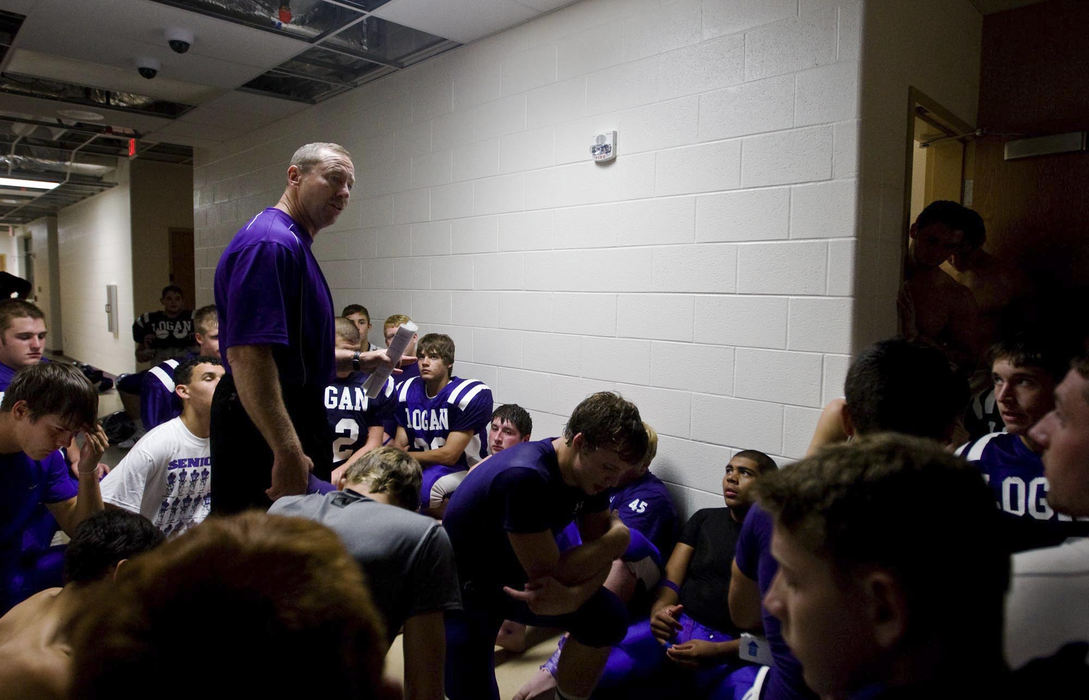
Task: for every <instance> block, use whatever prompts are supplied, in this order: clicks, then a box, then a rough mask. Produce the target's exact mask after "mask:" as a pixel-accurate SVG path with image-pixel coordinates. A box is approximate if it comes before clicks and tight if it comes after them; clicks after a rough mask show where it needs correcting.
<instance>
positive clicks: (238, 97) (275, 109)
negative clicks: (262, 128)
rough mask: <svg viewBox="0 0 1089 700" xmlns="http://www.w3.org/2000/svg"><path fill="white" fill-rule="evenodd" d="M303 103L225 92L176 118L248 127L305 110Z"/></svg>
mask: <svg viewBox="0 0 1089 700" xmlns="http://www.w3.org/2000/svg"><path fill="white" fill-rule="evenodd" d="M308 107H310V105H308V104H306V103H304V102H295V101H292V100H281V99H277V98H275V97H265V96H264V95H254V94H252V93H248V92H238V91H233V92H228V93H224V94H223V95H220V96H219V97H217V98H215V99H213V100H209V101H208V102H206V103H204V104H202V105H201V106H199V107H197V108H196V109H193V110H191V111H189V112H186V113H185V114H183V115H182V116H181V117H179V118H178V121H181V122H188V123H191V124H205V125H209V126H215V125H220V124H223V123H224V122H238V123H240V124H242V125H243V126H244V127H246V128H247V129H254V128H257V127H256V126H255V124H256V123H258V122H259V123H260V124H270V123H272V122H274V121H277V120H278V119H283V118H284V117H288V116H291V115H292V114H295V113H297V112H301V111H303V110H304V109H307V108H308Z"/></svg>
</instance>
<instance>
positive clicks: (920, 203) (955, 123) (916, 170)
mask: <svg viewBox="0 0 1089 700" xmlns="http://www.w3.org/2000/svg"><path fill="white" fill-rule="evenodd" d="M909 94H910V100H909V104H908V107H909V112H908V115H907V116H908V129H907V134H906V135H907V143H906V144H905V146H906V148H905V163H906V167H907V171H908V172H907V177H906V178H905V192H904V207H903V211H904V214H905V218H906V220H905V221H904V228H903V230H904V231H905V232H908V235H906V236H904V239H903V241H904V242H903V258H902V259H903V267H902V279H903V286H902V287H901V290H900V294H899V297H898V304H897V312H898V321H899V327H900V333H901V334H902V335H903V336H905V337H907V338H914V339H919V340H922V341H924V342H926V343H928V344H931V345H934V346H936V347H939V348H941V349H942V351H943V352H944V353H945V354H946V356H947V357H948V358H949V361H950V362H951V363H952V364H953V365H955V366H956V367H957V368H958V370H960V371H962V372H963V373H964V374H965V375H966V376H967V375H969V374H971V372H972V371H973V370H974V368H975V367H976V364H977V362H978V360H979V357H980V355H981V354H982V351H983V349H984V342H983V340H982V338H981V336H980V334H979V326H978V313H977V310H976V304H975V301H974V299H973V296H972V293H971V292H970V291H969V289H968V288H967V287H966V286H965V285H963V284H961V283H959V282H958V281H957V276H956V273H955V271H952V270H950V269H947V268H948V265H949V264H950V263H949V261H950V260H951V259H952V258H953V257H954V256H956V255H959V254H960V253H961V252H963V251H964V250H967V249H968V248H969V247H970V245H972V244H973V243H972V241H975V243H974V245H979V244H980V243H981V242H982V241H981V240H978V239H979V237H981V236H982V235H983V225H982V221H981V220H979V217H978V216H977V215H975V214H974V213H972V212H969V211H967V210H965V209H964V206H962V205H969V204H970V202H969V201H965V200H966V199H970V197H971V189H972V186H971V183H970V182H967V181H966V178H965V173H967V172H970V171H969V167H970V163H969V161H970V159H971V156H972V140H973V139H974V137H975V134H976V129H975V127H974V126H972V125H970V124H967V123H965V122H964V121H962V120H960V119H958V118H957V117H955V116H954V115H953V114H952V113H950V112H949V111H948V110H946V109H944V108H943V107H942V106H941V105H939V104H937V103H936V102H934V101H933V100H931V99H930V98H929V97H927V96H926V95H924V94H923V93H921V92H919V91H918V90H914V89H912V90H911V91H910V93H909ZM939 200H940V201H939ZM924 209H925V210H927V217H926V221H925V222H922V223H920V226H919V230H918V231H916V230H915V228H914V226H913V224H914V222H915V221H916V220H917V219H918V217H919V214H920V213H921V212H923V211H924ZM972 217H974V219H972ZM977 221H978V224H977V223H976V222H977Z"/></svg>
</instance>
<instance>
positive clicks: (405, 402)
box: [395, 333, 492, 517]
mask: <svg viewBox="0 0 1089 700" xmlns="http://www.w3.org/2000/svg"><path fill="white" fill-rule="evenodd" d="M416 357H417V359H418V360H419V366H420V376H419V377H412V378H410V379H406V380H404V381H402V382H401V383H400V384H398V385H397V413H396V416H397V437H396V439H395V444H396V445H397V447H400V448H401V449H403V450H409V451H411V452H412V456H413V457H415V458H416V461H418V462H419V463H420V464H421V465H422V466H423V483H422V485H421V486H420V509H421V511H423V512H426V513H430V514H431V515H434V516H436V517H441V514H442V512H443V510H445V507H446V500H447V499H449V497H450V494H451V493H453V491H454V489H456V488H457V485H458V484H459V483H461V479H463V478H464V477H465V472H466V470H468V469H469V467H471V466H473V465H474V464H476V463H477V462H479V461H480V460H482V459H484V458H485V457H487V448H486V447H485V445H486V442H485V441H486V440H487V428H488V420H489V418H490V417H491V415H492V390H491V389H489V388H488V385H487V384H485V383H484V382H481V381H479V380H476V379H462V378H460V377H455V376H453V370H454V341H453V340H451V339H450V336H448V335H443V334H442V333H428V334H427V335H425V336H424V337H423V338H421V339H420V342H419V344H418V346H417V349H416Z"/></svg>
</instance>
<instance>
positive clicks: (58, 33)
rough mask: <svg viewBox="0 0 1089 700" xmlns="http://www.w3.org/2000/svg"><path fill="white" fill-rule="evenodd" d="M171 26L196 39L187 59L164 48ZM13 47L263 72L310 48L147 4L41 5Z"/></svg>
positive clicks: (127, 0) (58, 1)
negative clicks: (229, 65) (237, 66)
mask: <svg viewBox="0 0 1089 700" xmlns="http://www.w3.org/2000/svg"><path fill="white" fill-rule="evenodd" d="M73 4H79V5H84V6H91V7H93V11H82V12H73ZM175 26H178V27H184V28H186V29H189V30H191V31H192V32H193V34H194V40H193V46H192V48H191V49H190V50H189V52H188V53H186V54H183V55H179V54H176V53H174V52H173V51H171V49H170V47H169V46H168V45H167V43H166V37H165V35H164V32H165V30H166V28H167V27H175ZM16 46H18V47H20V48H28V49H34V50H37V51H48V52H50V53H57V54H60V55H63V56H68V57H70V58H75V59H79V60H83V61H93V62H95V63H112V64H114V65H120V66H127V65H129V63H130V62H131V59H132V58H135V57H136V56H142V55H151V56H154V57H156V58H159V59H160V60H165V59H167V58H170V57H176V58H178V59H186V58H198V57H199V58H203V59H211V60H213V61H223V62H229V63H238V64H242V65H248V66H251V67H253V68H256V69H261V70H264V69H265V68H266V67H268V66H271V65H277V64H280V63H282V62H284V61H286V60H287V59H289V58H291V57H292V56H295V55H296V54H298V53H301V52H302V51H305V50H306V48H307V47H308V45H307V44H306V43H305V42H302V41H297V40H295V39H290V38H287V37H282V36H278V35H276V34H272V33H269V32H263V31H260V30H258V29H253V28H251V27H246V26H243V25H240V24H234V23H231V22H224V21H222V20H218V19H215V18H212V17H206V16H204V15H201V14H197V13H195V12H187V11H185V10H180V9H178V8H175V7H170V6H168V5H163V4H160V3H156V2H151V1H150V0H123V1H121V2H101V1H88V0H77V1H76V2H73V0H41V1H40V2H39V4H37V5H35V7H34V10H33V12H31V14H30V15H29V16H28V17H27V19H26V21H25V22H24V23H23V26H22V28H21V29H20V30H19V35H18V37H17V38H16ZM194 63H196V62H195V61H194ZM184 65H185V64H184V63H180V64H179V66H180V67H184ZM180 69H181V68H180ZM256 72H260V71H256ZM183 79H184V78H183ZM194 82H195V81H194Z"/></svg>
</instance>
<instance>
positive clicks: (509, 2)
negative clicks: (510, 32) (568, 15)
mask: <svg viewBox="0 0 1089 700" xmlns="http://www.w3.org/2000/svg"><path fill="white" fill-rule="evenodd" d="M374 14H375V15H376V16H378V17H381V18H382V19H388V20H389V21H391V22H396V23H397V24H403V25H405V26H406V27H412V28H413V29H419V30H421V31H425V32H427V33H429V34H434V35H436V36H441V37H445V38H447V39H453V40H454V41H457V42H460V43H462V44H467V43H469V42H470V41H475V40H476V39H480V38H481V37H485V36H488V35H490V34H494V33H496V32H498V31H502V30H503V29H507V28H509V27H513V26H515V25H518V24H522V23H523V22H526V21H528V20H530V19H533V18H534V17H536V16H537V15H539V14H541V13H540V12H538V11H537V10H533V9H530V8H529V7H526V6H525V5H520V4H518V3H517V2H514V1H513V0H460V1H459V2H442V3H436V2H434V0H393V2H390V3H387V4H385V5H383V6H382V7H379V8H378V9H377V10H375V11H374Z"/></svg>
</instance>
